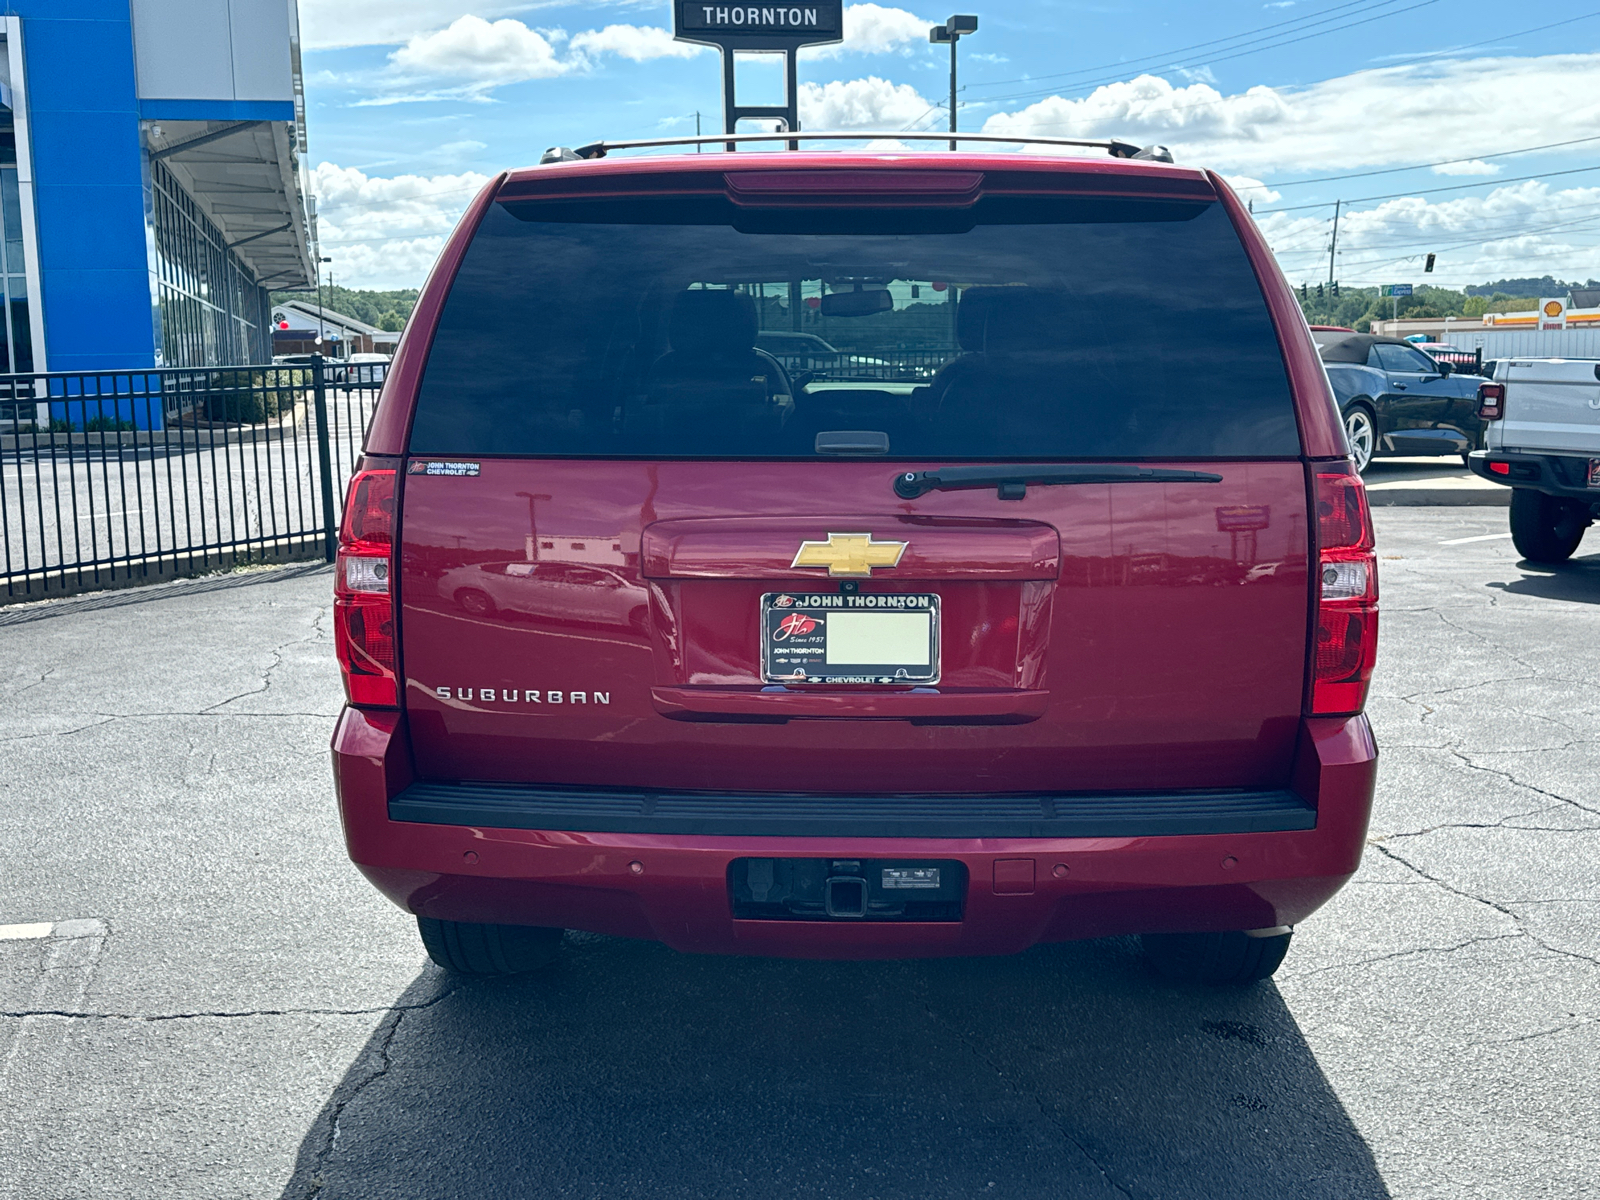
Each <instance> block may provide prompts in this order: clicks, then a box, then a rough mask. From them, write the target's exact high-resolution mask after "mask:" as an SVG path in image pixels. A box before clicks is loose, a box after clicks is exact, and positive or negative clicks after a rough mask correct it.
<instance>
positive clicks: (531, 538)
mask: <svg viewBox="0 0 1600 1200" xmlns="http://www.w3.org/2000/svg"><path fill="white" fill-rule="evenodd" d="M517 495H519V496H521V497H522V498H523V499H525V500H526V501H527V502H528V540H527V544H526V546H525V547H524V551H523V553H524V556H525V557H526V558H527V560H528V561H529V562H538V561H539V522H538V520H537V519H536V518H535V516H534V508H533V505H534V502H535V501H537V500H549V499H552V497H551V496H549V495H547V494H546V493H544V492H518V493H517Z"/></svg>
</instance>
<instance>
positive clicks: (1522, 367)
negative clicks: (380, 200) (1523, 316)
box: [1489, 359, 1600, 456]
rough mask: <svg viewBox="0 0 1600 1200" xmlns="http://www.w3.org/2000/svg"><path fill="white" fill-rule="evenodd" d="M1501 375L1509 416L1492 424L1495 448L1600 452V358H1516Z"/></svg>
mask: <svg viewBox="0 0 1600 1200" xmlns="http://www.w3.org/2000/svg"><path fill="white" fill-rule="evenodd" d="M1500 379H1501V381H1502V382H1504V383H1505V385H1506V414H1505V416H1504V418H1502V419H1501V420H1500V421H1498V422H1491V423H1490V425H1489V430H1490V435H1491V438H1493V439H1495V440H1493V441H1491V446H1492V447H1493V448H1494V449H1497V450H1531V451H1540V450H1548V451H1554V452H1558V453H1569V454H1587V455H1591V456H1600V362H1596V361H1595V360H1593V359H1575V360H1574V359H1531V360H1530V359H1513V360H1511V361H1510V362H1508V363H1506V364H1505V366H1504V367H1502V368H1501V374H1500Z"/></svg>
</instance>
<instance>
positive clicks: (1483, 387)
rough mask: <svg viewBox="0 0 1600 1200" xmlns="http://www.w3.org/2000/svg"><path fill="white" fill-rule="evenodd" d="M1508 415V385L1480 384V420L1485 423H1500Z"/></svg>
mask: <svg viewBox="0 0 1600 1200" xmlns="http://www.w3.org/2000/svg"><path fill="white" fill-rule="evenodd" d="M1505 415H1506V385H1505V384H1503V383H1480V384H1479V385H1478V418H1479V419H1480V420H1483V421H1498V420H1499V419H1500V418H1501V417H1503V416H1505Z"/></svg>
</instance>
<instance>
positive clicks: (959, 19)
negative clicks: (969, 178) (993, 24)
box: [928, 16, 978, 150]
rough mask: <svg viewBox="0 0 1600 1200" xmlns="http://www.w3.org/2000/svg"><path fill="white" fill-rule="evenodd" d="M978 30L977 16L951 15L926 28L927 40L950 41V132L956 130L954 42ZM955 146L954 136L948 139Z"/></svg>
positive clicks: (935, 42)
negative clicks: (941, 23)
mask: <svg viewBox="0 0 1600 1200" xmlns="http://www.w3.org/2000/svg"><path fill="white" fill-rule="evenodd" d="M977 32H978V18H977V17H972V16H953V17H951V18H950V19H949V20H948V21H946V22H945V23H944V24H943V25H935V26H934V27H933V28H932V29H930V30H928V40H929V41H930V42H932V43H934V44H935V45H938V44H942V43H944V42H949V43H950V132H951V133H954V132H955V131H956V43H957V42H959V41H960V40H961V39H962V37H963V36H965V35H966V34H969V33H977ZM955 148H956V140H955V138H951V139H950V149H952V150H954V149H955Z"/></svg>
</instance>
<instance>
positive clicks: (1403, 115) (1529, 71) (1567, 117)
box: [984, 54, 1600, 176]
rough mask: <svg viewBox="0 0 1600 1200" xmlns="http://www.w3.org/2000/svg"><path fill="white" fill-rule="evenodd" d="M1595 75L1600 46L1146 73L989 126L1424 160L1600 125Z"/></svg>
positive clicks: (1362, 160)
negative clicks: (1236, 80)
mask: <svg viewBox="0 0 1600 1200" xmlns="http://www.w3.org/2000/svg"><path fill="white" fill-rule="evenodd" d="M1597 75H1600V54H1558V55H1546V56H1543V57H1537V58H1482V59H1472V60H1463V61H1451V62H1435V63H1429V64H1425V65H1412V66H1401V67H1386V68H1383V69H1381V70H1372V71H1359V72H1357V73H1355V74H1353V75H1345V76H1341V77H1340V78H1338V79H1331V80H1327V81H1325V82H1322V83H1317V84H1313V85H1312V86H1310V87H1308V88H1305V89H1303V90H1301V91H1293V92H1292V91H1287V90H1278V89H1274V88H1269V87H1253V88H1250V89H1248V90H1247V91H1244V92H1239V93H1235V94H1233V95H1229V96H1224V95H1223V94H1222V93H1221V92H1219V91H1218V90H1217V89H1216V88H1214V87H1212V86H1210V85H1209V84H1205V83H1194V84H1190V85H1188V86H1186V87H1174V86H1173V85H1172V84H1171V83H1169V82H1168V81H1167V80H1165V79H1161V78H1157V77H1155V76H1151V75H1141V76H1139V77H1138V78H1136V79H1132V80H1129V81H1126V82H1123V83H1115V84H1111V85H1109V86H1106V87H1102V88H1098V89H1096V90H1095V91H1094V93H1093V94H1091V95H1089V96H1087V97H1085V98H1084V99H1081V100H1069V99H1064V98H1062V97H1059V96H1052V97H1050V98H1048V99H1045V100H1041V101H1038V102H1037V103H1034V104H1031V105H1029V106H1028V107H1026V108H1024V109H1021V110H1019V111H1017V112H1012V113H997V114H995V115H994V116H992V117H990V118H989V120H988V121H987V123H986V124H985V126H984V129H985V132H990V133H1028V134H1042V135H1046V136H1054V137H1120V138H1124V139H1126V140H1128V141H1133V142H1139V143H1141V144H1143V143H1148V142H1162V143H1164V144H1166V145H1168V146H1170V147H1171V148H1172V150H1173V154H1174V156H1175V157H1176V158H1177V159H1178V161H1180V162H1186V163H1194V164H1197V165H1203V166H1208V167H1215V168H1217V169H1220V170H1224V171H1237V172H1241V173H1250V174H1255V175H1266V176H1271V175H1274V174H1278V173H1283V172H1290V171H1317V172H1322V171H1326V170H1328V169H1329V168H1330V166H1333V165H1336V166H1337V167H1338V168H1339V169H1341V170H1346V169H1355V168H1359V167H1363V166H1388V165H1392V164H1397V163H1412V162H1416V161H1417V160H1418V159H1419V158H1421V159H1424V160H1425V159H1427V158H1428V157H1430V154H1429V148H1430V147H1432V148H1435V149H1434V150H1433V153H1437V149H1436V148H1437V147H1440V146H1451V147H1454V146H1471V147H1480V146H1481V147H1483V148H1484V150H1498V149H1501V148H1504V149H1512V148H1514V147H1517V146H1528V145H1538V144H1541V143H1546V142H1556V141H1562V140H1566V139H1569V138H1575V137H1583V136H1584V135H1586V134H1590V133H1594V134H1600V103H1597V102H1596V94H1595V88H1594V81H1595V78H1596V77H1597ZM1423 128H1426V130H1427V134H1428V136H1427V140H1426V142H1424V141H1422V140H1420V139H1419V137H1418V130H1419V129H1423Z"/></svg>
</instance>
